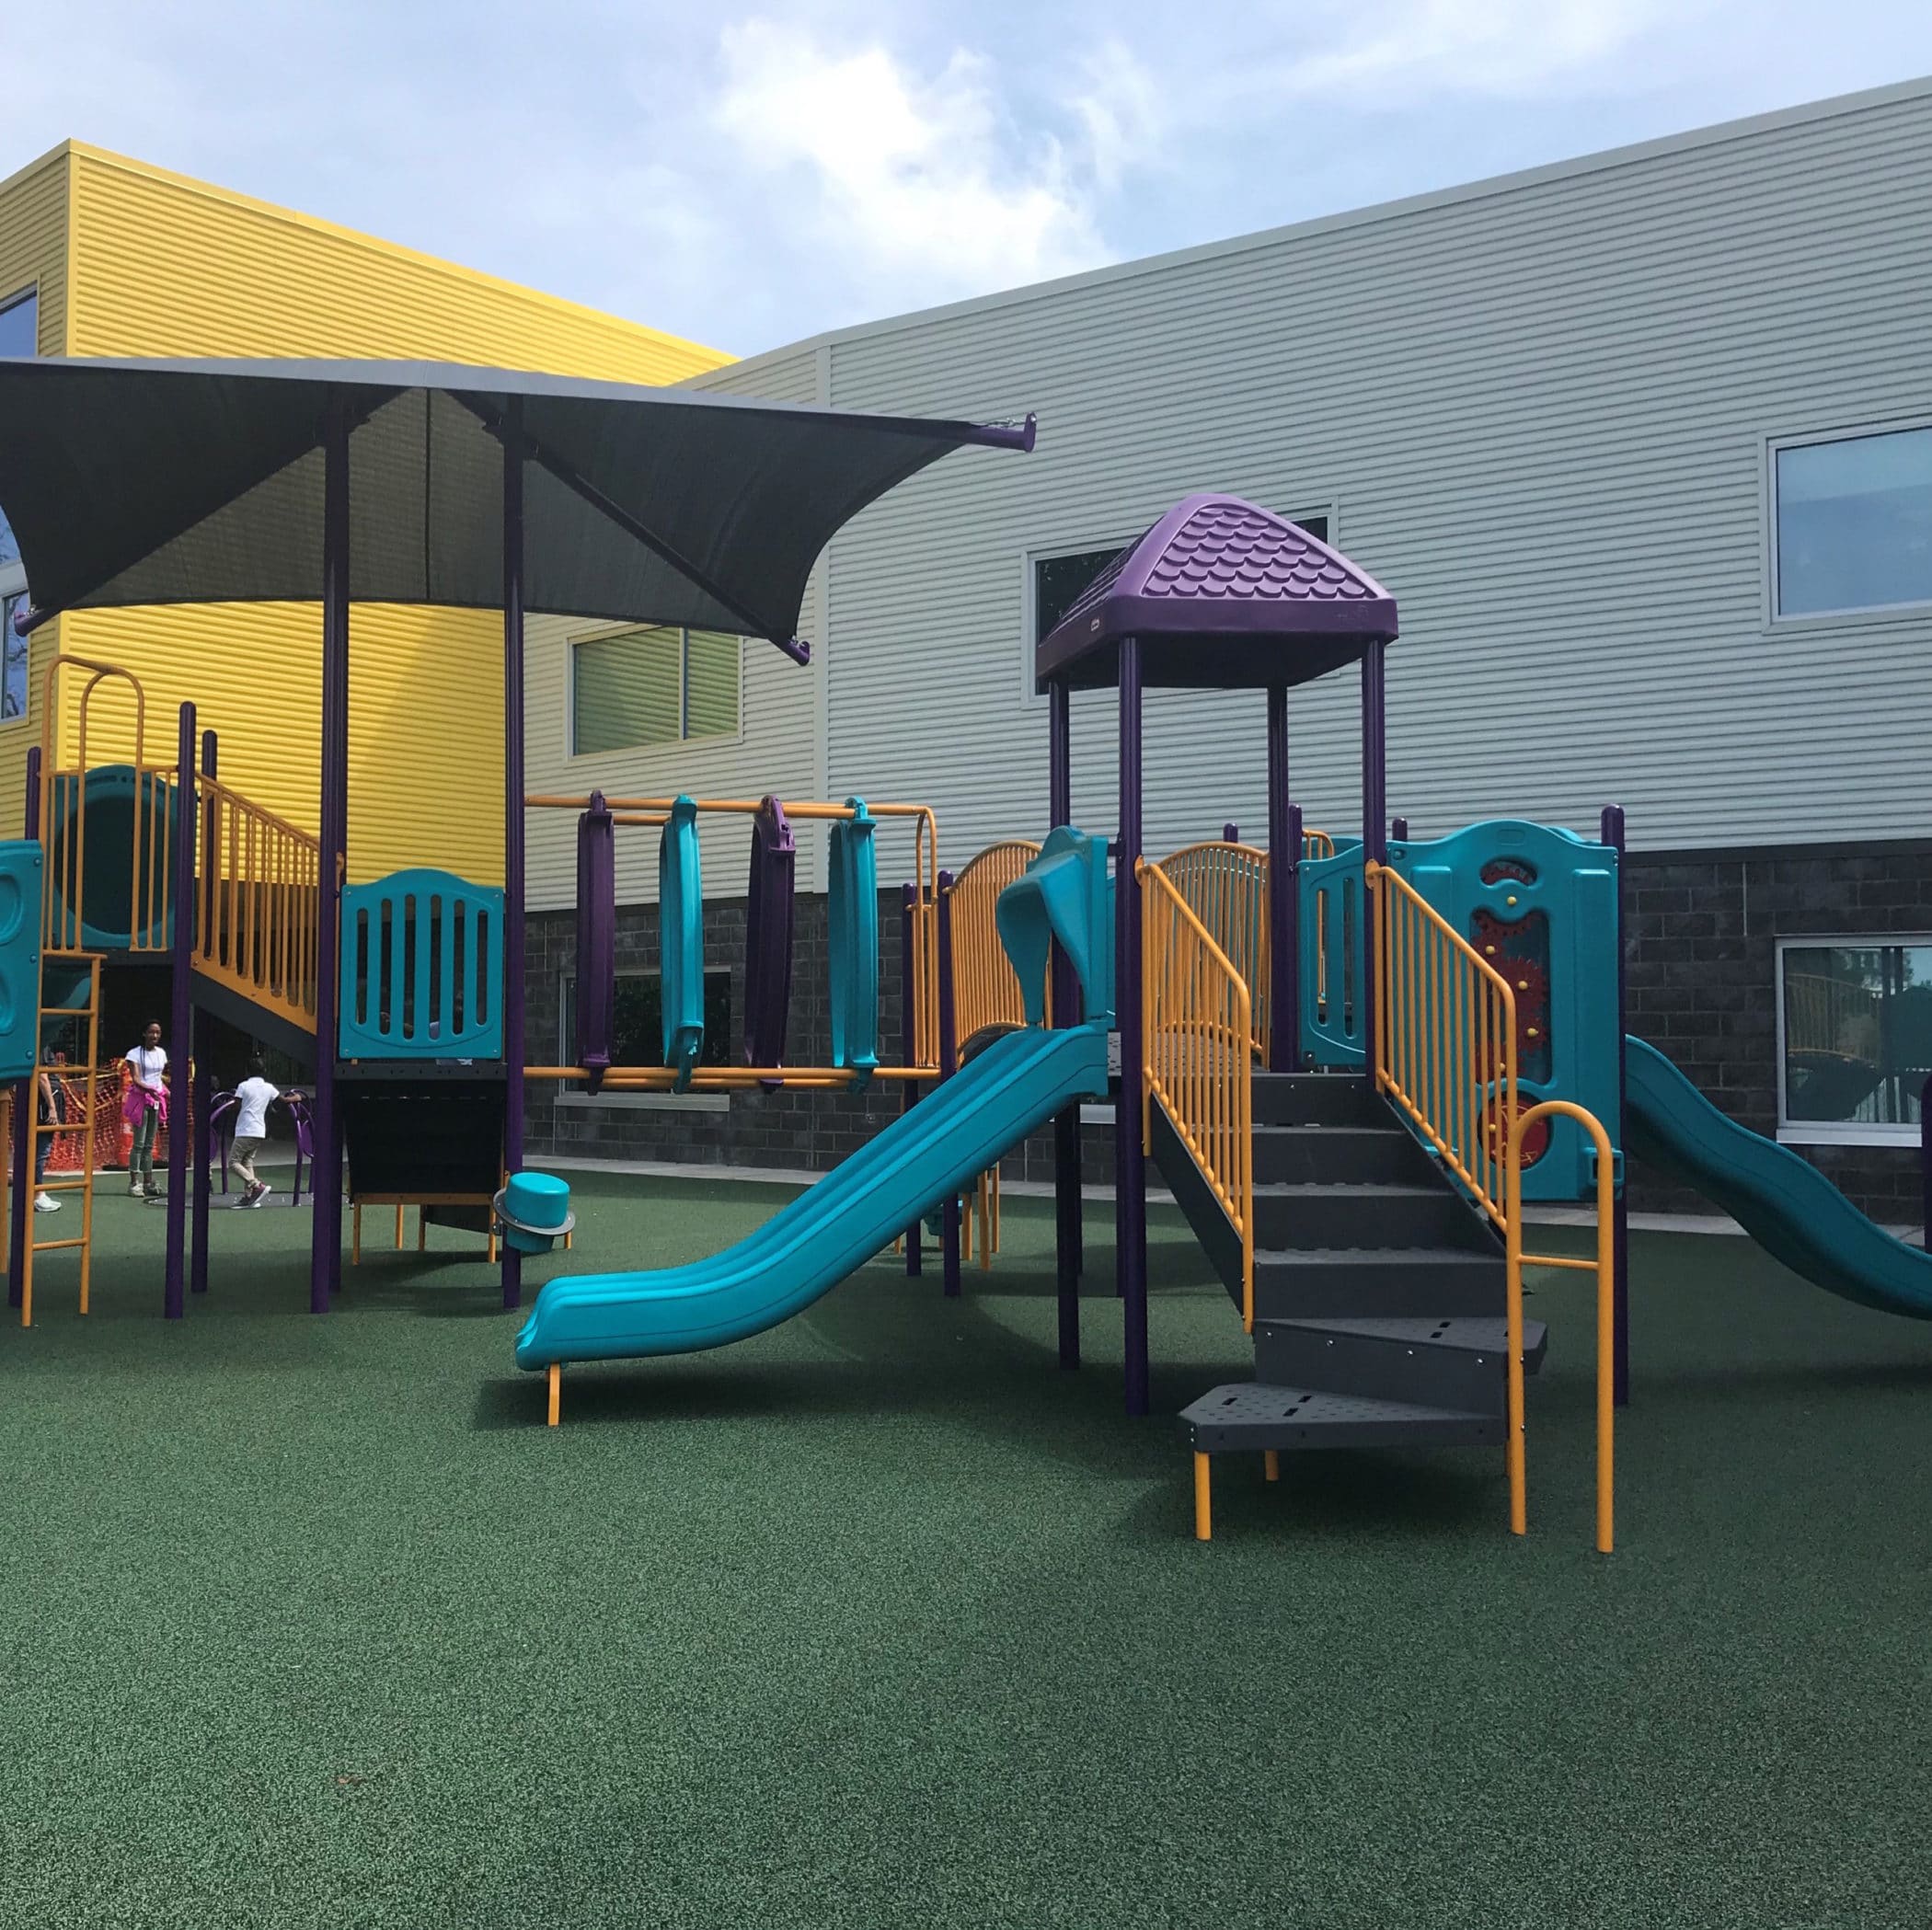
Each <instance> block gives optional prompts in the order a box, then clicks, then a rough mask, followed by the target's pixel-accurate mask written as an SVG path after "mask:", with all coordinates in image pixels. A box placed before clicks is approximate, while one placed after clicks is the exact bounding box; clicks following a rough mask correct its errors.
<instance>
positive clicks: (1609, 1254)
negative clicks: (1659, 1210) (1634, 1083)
mask: <svg viewBox="0 0 1932 1930" xmlns="http://www.w3.org/2000/svg"><path fill="white" fill-rule="evenodd" d="M1364 877H1365V878H1366V880H1367V885H1368V890H1369V891H1370V893H1371V894H1372V897H1373V902H1374V907H1375V921H1374V973H1375V980H1374V982H1375V1037H1374V1073H1375V1085H1376V1087H1377V1089H1378V1090H1379V1091H1381V1092H1382V1093H1383V1094H1384V1095H1385V1096H1386V1097H1387V1098H1388V1099H1389V1100H1390V1101H1391V1102H1392V1103H1393V1104H1394V1105H1395V1106H1397V1108H1398V1109H1400V1110H1401V1111H1403V1112H1404V1113H1406V1114H1407V1115H1408V1117H1409V1120H1410V1122H1411V1123H1412V1124H1413V1125H1414V1127H1415V1129H1416V1131H1417V1132H1419V1133H1420V1135H1421V1136H1422V1138H1423V1139H1424V1140H1425V1141H1427V1143H1429V1144H1430V1145H1432V1146H1433V1147H1434V1148H1435V1150H1436V1152H1437V1154H1438V1155H1440V1156H1441V1158H1442V1161H1443V1165H1444V1166H1446V1167H1448V1169H1449V1170H1450V1171H1451V1172H1452V1173H1454V1174H1455V1177H1456V1178H1458V1179H1460V1180H1461V1181H1462V1183H1463V1185H1464V1186H1465V1187H1466V1188H1467V1189H1468V1191H1469V1193H1470V1195H1471V1197H1472V1198H1473V1199H1474V1200H1475V1201H1476V1203H1477V1205H1478V1206H1479V1207H1480V1208H1481V1209H1482V1211H1483V1212H1485V1213H1487V1214H1488V1215H1489V1219H1490V1220H1491V1221H1492V1222H1493V1223H1495V1225H1496V1227H1497V1229H1498V1230H1499V1231H1500V1232H1501V1234H1502V1235H1503V1240H1504V1252H1505V1256H1506V1263H1507V1268H1506V1270H1507V1286H1506V1293H1507V1302H1506V1308H1507V1316H1508V1350H1509V1361H1508V1368H1507V1372H1508V1383H1507V1384H1508V1405H1507V1409H1506V1426H1507V1429H1508V1441H1507V1447H1506V1459H1507V1465H1508V1470H1509V1482H1510V1528H1511V1532H1512V1533H1513V1534H1524V1532H1526V1528H1527V1524H1528V1498H1527V1476H1526V1466H1525V1459H1526V1457H1525V1446H1524V1385H1523V1269H1524V1267H1525V1266H1532V1267H1553V1268H1559V1269H1577V1270H1581V1271H1585V1272H1593V1273H1594V1274H1595V1275H1596V1292H1597V1308H1596V1313H1597V1361H1596V1369H1597V1514H1596V1545H1597V1546H1598V1547H1599V1548H1600V1549H1601V1550H1602V1551H1603V1552H1604V1554H1606V1555H1607V1554H1608V1553H1610V1551H1611V1545H1612V1515H1613V1507H1612V1500H1613V1496H1612V1487H1613V1476H1614V1442H1613V1434H1614V1423H1613V1412H1614V1410H1613V1405H1612V1403H1613V1397H1614V1387H1613V1382H1612V1375H1613V1372H1614V1361H1613V1349H1612V1327H1613V1323H1614V1320H1615V1297H1616V1281H1615V1275H1616V1267H1615V1258H1614V1254H1613V1250H1612V1241H1613V1226H1612V1212H1613V1206H1614V1199H1615V1190H1616V1171H1615V1160H1614V1156H1613V1153H1612V1149H1611V1145H1610V1136H1609V1134H1608V1133H1607V1132H1605V1131H1604V1126H1603V1123H1602V1121H1601V1120H1598V1119H1597V1118H1596V1117H1595V1116H1594V1114H1593V1113H1591V1112H1589V1111H1587V1110H1586V1109H1584V1108H1582V1107H1581V1106H1578V1105H1575V1104H1573V1103H1572V1102H1571V1101H1570V1100H1568V1099H1545V1100H1543V1101H1542V1102H1541V1103H1540V1104H1537V1105H1535V1106H1532V1107H1530V1108H1528V1109H1526V1110H1524V1109H1519V1106H1518V1101H1517V1063H1518V1061H1517V1041H1516V1001H1515V995H1514V994H1513V993H1512V991H1511V989H1510V984H1509V981H1508V980H1507V979H1505V978H1504V977H1503V976H1502V975H1501V973H1500V972H1499V971H1496V970H1495V968H1494V967H1493V966H1491V965H1490V964H1489V961H1488V960H1487V959H1484V958H1483V956H1482V954H1481V953H1480V952H1478V950H1477V949H1476V948H1475V947H1474V946H1473V945H1471V944H1470V943H1469V941H1468V940H1467V939H1466V938H1465V937H1464V936H1462V934H1461V933H1459V932H1458V931H1457V930H1456V929H1455V926H1454V925H1451V924H1450V923H1449V922H1448V921H1447V920H1446V919H1445V918H1443V916H1442V915H1441V913H1438V912H1437V911H1436V910H1435V908H1434V907H1433V906H1432V905H1431V904H1430V903H1429V902H1428V901H1427V900H1426V899H1424V898H1423V897H1422V895H1421V894H1420V892H1419V891H1418V890H1416V889H1415V887H1414V886H1413V885H1411V884H1410V883H1409V881H1408V879H1405V878H1403V877H1402V876H1401V875H1400V874H1399V873H1397V872H1395V871H1392V870H1390V869H1389V867H1387V866H1386V865H1378V864H1375V863H1373V862H1371V863H1370V864H1368V865H1367V866H1366V867H1364ZM1558 1114H1561V1115H1563V1116H1564V1117H1566V1118H1570V1119H1574V1120H1578V1121H1579V1122H1580V1123H1581V1125H1582V1127H1583V1128H1584V1130H1585V1131H1586V1132H1589V1134H1590V1136H1591V1138H1592V1140H1593V1142H1594V1143H1595V1146H1596V1152H1597V1189H1596V1207H1597V1251H1596V1257H1595V1258H1593V1259H1580V1258H1576V1257H1575V1256H1573V1255H1567V1254H1528V1253H1525V1252H1524V1246H1523V1146H1524V1135H1525V1133H1526V1132H1527V1131H1528V1129H1529V1128H1530V1127H1531V1126H1532V1125H1534V1124H1535V1122H1536V1121H1537V1120H1543V1119H1548V1118H1551V1117H1554V1116H1556V1115H1558Z"/></svg>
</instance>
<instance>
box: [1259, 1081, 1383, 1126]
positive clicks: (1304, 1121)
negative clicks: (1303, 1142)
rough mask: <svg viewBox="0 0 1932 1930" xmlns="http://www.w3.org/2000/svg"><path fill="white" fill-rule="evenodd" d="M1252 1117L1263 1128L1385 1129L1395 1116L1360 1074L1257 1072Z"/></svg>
mask: <svg viewBox="0 0 1932 1930" xmlns="http://www.w3.org/2000/svg"><path fill="white" fill-rule="evenodd" d="M1253 1091H1254V1116H1255V1121H1256V1123H1257V1124H1258V1125H1265V1126H1386V1125H1387V1124H1389V1123H1390V1121H1391V1120H1393V1119H1394V1117H1395V1115H1394V1114H1393V1113H1391V1112H1390V1111H1389V1109H1388V1107H1387V1105H1386V1103H1385V1102H1384V1100H1383V1099H1382V1098H1381V1097H1380V1096H1379V1095H1378V1094H1376V1093H1375V1092H1374V1090H1373V1089H1372V1088H1371V1087H1370V1086H1369V1082H1368V1080H1367V1079H1366V1078H1365V1077H1364V1076H1363V1074H1360V1073H1259V1072H1258V1073H1256V1074H1254V1086H1253Z"/></svg>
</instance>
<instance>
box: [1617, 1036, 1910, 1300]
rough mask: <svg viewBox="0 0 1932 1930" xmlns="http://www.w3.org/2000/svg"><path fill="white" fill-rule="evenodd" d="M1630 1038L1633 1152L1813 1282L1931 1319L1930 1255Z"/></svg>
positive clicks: (1628, 1115) (1628, 1116)
mask: <svg viewBox="0 0 1932 1930" xmlns="http://www.w3.org/2000/svg"><path fill="white" fill-rule="evenodd" d="M1627 1045H1628V1055H1627V1088H1626V1105H1625V1117H1624V1130H1625V1132H1626V1134H1627V1141H1628V1145H1629V1149H1630V1151H1631V1152H1633V1153H1635V1154H1636V1155H1637V1156H1638V1157H1639V1159H1643V1160H1648V1161H1649V1162H1650V1164H1651V1165H1652V1166H1661V1167H1662V1168H1663V1169H1664V1170H1665V1171H1668V1172H1673V1173H1677V1174H1679V1175H1681V1176H1682V1177H1683V1178H1685V1180H1686V1181H1687V1182H1688V1183H1689V1184H1690V1185H1692V1186H1694V1187H1695V1188H1696V1189H1697V1190H1698V1191H1699V1192H1700V1193H1702V1194H1703V1195H1704V1197H1705V1198H1706V1199H1707V1200H1709V1201H1713V1202H1714V1203H1715V1204H1717V1205H1719V1206H1721V1207H1722V1208H1723V1209H1724V1211H1725V1212H1728V1213H1729V1214H1730V1215H1731V1218H1732V1219H1734V1220H1735V1221H1736V1222H1737V1223H1738V1224H1739V1225H1740V1226H1742V1228H1743V1229H1744V1231H1745V1232H1746V1233H1748V1234H1749V1235H1751V1237H1752V1238H1753V1239H1754V1240H1755V1241H1756V1242H1757V1243H1758V1245H1759V1246H1762V1247H1763V1248H1764V1249H1765V1252H1767V1253H1768V1254H1770V1255H1771V1257H1772V1258H1774V1259H1777V1260H1779V1261H1781V1262H1782V1263H1783V1264H1784V1265H1785V1266H1787V1267H1788V1268H1790V1269H1791V1271H1792V1272H1794V1273H1799V1274H1802V1275H1803V1276H1804V1278H1805V1279H1806V1280H1808V1281H1811V1283H1812V1284H1813V1285H1814V1286H1820V1287H1823V1288H1824V1289H1825V1291H1826V1292H1831V1293H1837V1294H1840V1295H1842V1296H1843V1297H1844V1298H1845V1299H1846V1300H1855V1301H1857V1303H1858V1304H1859V1305H1860V1306H1868V1307H1877V1308H1879V1309H1880V1312H1882V1313H1887V1314H1904V1315H1909V1316H1910V1317H1912V1318H1913V1319H1915V1320H1932V1254H1928V1253H1926V1252H1925V1251H1924V1250H1923V1249H1922V1248H1920V1247H1917V1246H1906V1244H1905V1243H1904V1242H1903V1240H1895V1239H1893V1238H1892V1235H1890V1234H1889V1233H1887V1232H1885V1231H1884V1230H1883V1228H1881V1227H1879V1226H1875V1225H1873V1223H1871V1222H1870V1221H1869V1220H1868V1219H1867V1218H1866V1217H1865V1215H1864V1214H1863V1213H1861V1212H1859V1211H1858V1210H1857V1207H1855V1206H1854V1205H1853V1204H1852V1203H1851V1201H1849V1200H1847V1199H1846V1197H1845V1195H1844V1194H1843V1193H1841V1192H1840V1191H1839V1190H1838V1189H1837V1188H1836V1187H1834V1185H1833V1184H1832V1183H1831V1181H1830V1180H1829V1179H1827V1178H1825V1177H1824V1175H1823V1173H1821V1172H1820V1171H1819V1170H1818V1168H1817V1167H1816V1166H1811V1164H1810V1163H1809V1162H1807V1161H1805V1160H1802V1159H1800V1157H1799V1156H1798V1155H1797V1154H1795V1153H1793V1152H1791V1151H1790V1150H1789V1148H1788V1147H1785V1146H1780V1145H1778V1144H1777V1143H1775V1142H1773V1141H1771V1140H1768V1139H1765V1138H1763V1137H1762V1136H1761V1135H1759V1134H1758V1133H1755V1132H1751V1131H1749V1130H1748V1129H1747V1128H1746V1127H1743V1126H1741V1125H1739V1124H1738V1123H1737V1121H1736V1120H1732V1119H1727V1118H1726V1117H1725V1115H1724V1114H1723V1113H1721V1112H1719V1110H1718V1109H1717V1108H1716V1107H1715V1106H1713V1105H1712V1104H1711V1103H1710V1101H1709V1100H1708V1099H1707V1098H1706V1097H1704V1095H1703V1094H1702V1093H1700V1092H1699V1091H1698V1090H1697V1088H1696V1086H1693V1085H1692V1084H1691V1083H1690V1081H1689V1080H1688V1079H1686V1078H1685V1076H1684V1074H1682V1073H1680V1072H1679V1071H1678V1070H1677V1068H1676V1067H1675V1066H1674V1065H1673V1064H1672V1063H1671V1062H1670V1061H1669V1060H1668V1059H1666V1058H1665V1057H1664V1056H1663V1054H1662V1052H1660V1051H1658V1050H1657V1049H1656V1047H1655V1046H1650V1045H1646V1044H1645V1043H1644V1042H1643V1040H1640V1039H1632V1040H1627Z"/></svg>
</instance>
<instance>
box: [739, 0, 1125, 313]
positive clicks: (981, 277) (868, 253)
mask: <svg viewBox="0 0 1932 1930" xmlns="http://www.w3.org/2000/svg"><path fill="white" fill-rule="evenodd" d="M721 44H722V52H723V59H724V70H725V72H724V85H723V87H722V90H721V91H720V93H719V98H718V99H717V102H716V104H715V106H714V109H713V113H712V118H713V121H714V122H715V124H716V126H717V127H718V129H719V132H722V133H723V134H724V135H725V136H726V137H727V138H728V139H729V140H730V143H731V144H732V147H733V151H734V157H735V158H736V159H737V160H738V161H739V162H740V163H741V164H742V165H744V166H745V167H747V168H748V169H749V170H751V171H752V172H753V173H755V174H758V175H762V176H763V177H765V178H766V181H767V183H768V184H769V188H770V190H771V191H772V192H774V193H776V194H777V195H780V196H782V197H783V198H784V199H785V201H786V202H787V205H788V211H789V213H790V217H791V219H793V220H802V221H803V222H804V223H805V224H807V225H808V226H809V227H810V229H811V233H812V239H813V240H814V241H815V243H816V244H817V246H819V247H822V248H823V249H826V250H828V251H829V252H830V254H831V255H832V256H833V257H834V258H835V259H836V260H837V261H838V262H839V264H840V266H841V268H842V269H843V270H845V271H847V272H850V273H852V274H854V275H856V276H857V278H858V279H860V280H861V281H863V282H864V283H865V284H866V285H867V287H868V293H870V294H871V295H872V296H873V297H875V298H877V299H882V300H886V301H892V302H897V301H904V300H908V299H910V300H917V301H937V300H943V299H946V298H948V297H950V296H955V295H961V294H968V293H979V292H981V291H983V290H985V289H991V288H1002V287H1011V286H1013V285H1015V284H1017V283H1020V282H1025V281H1040V280H1042V279H1044V278H1046V277H1049V276H1052V275H1060V274H1067V273H1071V272H1073V271H1074V270H1078V269H1083V268H1090V267H1092V266H1094V265H1095V264H1096V263H1098V262H1100V261H1103V260H1105V259H1107V258H1108V255H1109V250H1108V248H1107V247H1106V244H1105V243H1104V241H1103V240H1102V238H1101V236H1100V232H1099V226H1098V218H1097V213H1096V204H1097V200H1098V190H1099V189H1100V187H1101V185H1102V180H1101V177H1102V173H1103V169H1104V172H1105V175H1106V178H1107V179H1108V180H1109V181H1110V180H1112V179H1114V178H1118V172H1119V169H1120V167H1121V165H1123V158H1124V155H1125V153H1126V152H1127V149H1128V146H1129V143H1130V138H1131V137H1130V134H1129V132H1128V123H1127V116H1126V110H1125V109H1124V107H1122V106H1121V104H1120V98H1121V97H1120V95H1119V90H1118V84H1117V83H1116V84H1115V90H1114V92H1113V93H1112V94H1108V93H1105V92H1104V91H1103V90H1101V89H1100V88H1098V87H1096V88H1095V89H1094V90H1093V91H1092V92H1091V93H1090V95H1089V96H1087V99H1088V100H1090V101H1091V102H1092V103H1093V105H1092V106H1091V109H1089V108H1088V107H1087V105H1086V104H1084V103H1082V104H1077V105H1076V106H1075V114H1076V118H1079V119H1081V120H1082V121H1084V123H1085V127H1086V130H1087V141H1084V142H1083V143H1081V144H1080V146H1079V148H1078V150H1077V151H1075V150H1070V149H1069V146H1068V145H1067V144H1066V143H1064V142H1063V141H1062V140H1061V139H1060V138H1059V137H1058V136H1057V135H1055V134H1053V133H1052V132H1044V131H1036V132H1030V133H1023V132H1021V131H1020V130H1019V129H1018V128H1017V127H1016V126H1014V125H1013V124H1012V122H1011V121H1009V120H1008V118H1007V116H1006V113H1005V112H1004V110H1003V109H1002V107H1001V104H1000V101H999V98H998V97H997V94H996V92H995V74H994V70H993V67H992V65H991V63H988V62H987V61H985V60H983V59H982V58H981V57H979V56H978V55H976V54H973V53H970V52H964V51H956V52H953V53H952V54H951V55H950V57H949V58H948V59H947V61H946V62H945V63H944V65H943V66H939V67H937V71H929V72H926V73H920V72H917V71H915V70H914V69H913V68H912V67H910V66H908V65H907V64H906V63H903V62H902V61H901V60H900V59H898V58H897V57H896V56H895V55H894V54H893V53H892V52H890V51H889V50H888V49H886V48H885V47H883V46H881V45H879V44H877V43H874V44H871V45H866V46H860V47H857V48H854V49H852V50H851V51H841V52H834V51H832V50H830V49H828V48H826V47H824V46H822V44H821V43H820V42H819V41H818V40H816V39H815V38H814V37H813V35H812V34H811V33H810V32H809V31H807V30H805V29H799V28H796V27H790V26H784V25H780V24H777V23H775V22H773V21H770V20H765V19H753V20H749V21H746V22H744V23H743V24H742V25H738V26H733V27H728V28H727V29H725V30H724V34H723V37H722V43H721ZM1089 144H1090V151H1089ZM1103 144H1104V147H1105V155H1104V161H1102V160H1100V159H1099V157H1098V156H1099V150H1100V149H1101V147H1102V146H1103Z"/></svg>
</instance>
